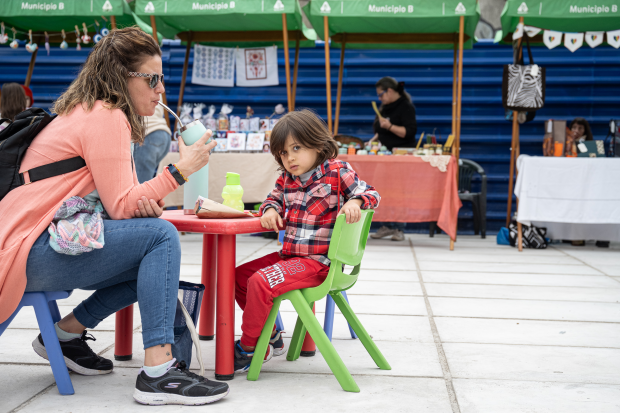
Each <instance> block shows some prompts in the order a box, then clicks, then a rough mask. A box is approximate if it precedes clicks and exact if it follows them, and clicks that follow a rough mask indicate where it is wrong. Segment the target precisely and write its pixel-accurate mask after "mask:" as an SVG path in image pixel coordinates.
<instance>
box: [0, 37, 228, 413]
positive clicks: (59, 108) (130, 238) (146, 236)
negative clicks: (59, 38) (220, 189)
mask: <svg viewBox="0 0 620 413" xmlns="http://www.w3.org/2000/svg"><path fill="white" fill-rule="evenodd" d="M161 72H162V63H161V51H160V49H159V46H158V45H157V43H156V42H155V41H154V40H153V39H152V37H151V36H149V35H147V34H146V33H144V32H142V31H141V30H140V29H138V28H136V27H128V28H124V29H122V30H115V31H113V32H112V33H110V35H108V36H106V37H104V38H103V40H101V41H100V42H99V43H97V44H96V45H95V46H94V47H93V49H92V51H91V53H90V55H89V56H88V59H87V60H86V63H85V64H84V66H83V67H82V70H81V72H80V73H79V74H78V77H77V79H76V80H75V81H74V82H73V83H72V84H71V86H70V87H69V88H68V89H67V91H66V92H65V93H63V94H62V96H61V97H60V98H59V99H58V100H57V101H56V102H55V103H54V107H53V111H54V112H56V113H57V114H58V115H59V116H58V117H57V118H56V119H55V120H54V121H52V122H51V123H50V124H49V125H48V126H47V127H46V128H45V129H43V130H42V131H41V133H40V134H39V135H38V136H37V138H36V139H35V140H34V141H33V143H32V144H31V145H30V147H29V149H28V151H27V152H26V156H25V157H24V160H23V162H22V165H21V171H22V172H23V171H26V170H29V169H31V168H34V167H37V166H40V165H43V164H47V163H50V162H57V161H60V160H63V159H68V158H72V157H75V156H81V157H82V158H83V159H84V160H85V161H86V165H87V167H86V168H82V169H79V170H78V171H75V172H71V173H68V174H65V175H61V176H57V177H52V178H48V179H44V180H42V181H39V182H35V183H33V184H31V185H24V186H21V187H18V188H16V189H14V190H12V191H11V192H9V193H8V194H7V196H6V197H5V198H4V199H3V200H2V201H1V202H0V228H2V231H1V232H0V280H4V282H3V284H0V287H1V288H2V289H1V290H0V322H4V321H5V320H6V319H7V318H8V317H9V316H10V315H11V313H12V312H13V311H14V310H15V308H16V307H17V304H18V303H19V301H20V299H21V296H22V293H23V292H24V291H56V290H72V289H76V288H80V289H86V290H94V291H95V292H94V293H93V294H92V295H91V296H90V297H89V298H87V299H86V300H84V301H83V302H82V303H80V304H79V305H78V306H77V307H76V308H75V309H74V310H73V312H72V313H71V314H69V315H68V316H66V317H65V318H63V319H62V320H61V321H60V322H58V323H57V324H56V326H55V327H56V332H57V334H58V337H59V340H60V344H61V348H62V350H63V354H64V355H65V360H66V361H67V365H68V367H69V368H70V369H71V370H73V371H74V372H76V373H80V374H86V375H98V374H105V373H110V372H111V371H112V368H113V365H112V362H111V361H110V360H107V359H104V358H102V357H99V356H97V355H96V354H95V353H94V352H92V350H91V349H90V348H89V347H88V345H87V344H86V340H87V339H90V337H88V336H87V335H86V330H85V329H86V328H94V327H95V326H97V324H99V323H100V322H101V321H102V320H103V319H105V318H106V317H108V316H110V315H112V314H114V313H115V312H116V311H118V310H121V309H122V308H125V307H127V306H128V305H130V304H132V303H134V302H136V301H137V302H138V304H139V306H140V315H141V318H142V339H143V344H144V348H145V350H146V352H145V359H144V367H143V368H142V369H141V370H140V373H139V375H138V379H137V381H136V389H135V391H134V398H135V399H136V400H137V401H139V402H141V403H145V404H173V403H174V404H204V403H209V402H212V401H215V400H218V399H220V398H222V397H224V396H225V395H226V394H227V393H228V386H227V385H226V384H224V383H218V382H213V381H209V380H206V379H204V378H203V377H200V376H197V375H195V374H193V373H190V372H189V371H188V370H187V369H186V368H185V363H183V362H181V361H180V362H179V363H178V364H174V359H173V358H172V355H171V343H173V342H174V331H173V323H174V316H175V311H176V301H177V298H176V297H177V292H178V283H179V272H180V261H181V249H180V248H181V247H180V242H179V238H178V232H177V231H176V229H175V228H174V226H172V224H170V223H168V222H167V221H164V220H161V219H153V218H152V217H157V216H159V215H161V213H162V210H161V207H162V206H163V202H161V201H160V200H162V199H163V198H164V197H165V196H166V195H167V194H169V193H170V192H172V191H174V190H175V189H176V188H177V187H178V186H179V184H181V183H183V182H184V178H183V176H184V177H187V176H190V175H191V174H192V173H194V172H196V171H197V170H199V169H200V168H202V167H203V166H205V165H206V164H207V163H208V161H209V151H210V150H211V149H212V148H213V147H214V146H215V143H214V142H212V143H210V144H208V145H205V143H206V141H207V140H208V138H209V137H210V135H211V134H210V132H207V133H206V134H205V135H204V136H203V137H202V138H201V139H200V140H199V141H198V142H197V143H196V144H194V145H192V146H190V147H186V146H185V145H184V144H183V142H179V152H180V161H179V162H178V163H177V164H176V167H169V168H168V169H166V170H165V171H164V172H163V173H162V174H160V175H159V176H157V177H155V178H153V179H151V180H150V181H148V182H145V183H143V184H139V183H138V180H137V177H136V173H135V168H134V167H133V162H132V156H131V144H132V143H137V144H140V143H141V142H142V141H143V140H144V125H143V117H144V116H151V115H153V113H154V112H155V108H156V107H157V102H158V101H159V96H160V94H161V93H163V92H164V86H163V84H162V80H163V75H161ZM74 196H79V197H82V198H85V199H90V200H95V202H96V201H99V200H100V201H101V203H102V204H103V207H104V208H105V211H106V213H107V215H108V216H109V217H110V218H111V219H106V220H104V221H103V222H104V228H103V230H104V240H105V244H104V246H103V248H100V249H94V250H92V251H90V252H85V253H83V254H81V255H64V254H60V253H57V252H56V251H54V250H53V249H52V248H51V247H50V234H49V233H48V226H49V225H50V222H51V221H52V218H53V216H54V214H55V213H56V211H57V210H58V209H59V207H60V206H61V205H63V202H64V201H66V200H67V199H69V198H71V197H74ZM140 217H142V218H144V219H138V218H140ZM149 217H151V218H149ZM33 347H34V349H35V351H36V352H37V353H38V354H39V355H40V356H42V357H44V358H47V353H46V352H45V347H44V343H43V340H42V339H41V336H40V335H39V337H37V338H36V339H35V340H34V342H33ZM188 361H189V360H188ZM172 382H174V383H176V384H175V385H172ZM167 383H169V384H167ZM179 383H180V384H179ZM167 388H170V389H171V390H170V392H168V390H166V389H167ZM190 388H191V389H190Z"/></svg>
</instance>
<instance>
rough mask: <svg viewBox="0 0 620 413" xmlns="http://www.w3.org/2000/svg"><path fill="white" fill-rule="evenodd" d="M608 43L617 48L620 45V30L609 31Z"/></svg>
mask: <svg viewBox="0 0 620 413" xmlns="http://www.w3.org/2000/svg"><path fill="white" fill-rule="evenodd" d="M607 43H609V45H610V46H611V47H615V48H616V49H617V48H619V47H620V30H613V31H611V32H607Z"/></svg>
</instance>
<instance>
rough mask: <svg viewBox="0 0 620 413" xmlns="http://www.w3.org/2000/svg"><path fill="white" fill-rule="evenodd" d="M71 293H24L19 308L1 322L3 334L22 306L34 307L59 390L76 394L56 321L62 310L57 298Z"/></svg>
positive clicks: (0, 326) (62, 297) (64, 393)
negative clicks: (56, 327) (57, 333)
mask: <svg viewBox="0 0 620 413" xmlns="http://www.w3.org/2000/svg"><path fill="white" fill-rule="evenodd" d="M71 293H72V291H46V292H30V293H24V296H23V297H22V300H21V301H20V303H19V305H18V306H17V309H16V310H15V311H14V312H13V314H11V316H10V317H9V318H8V320H6V321H5V322H4V323H2V324H0V336H1V335H2V334H3V333H4V330H6V329H7V327H8V326H9V324H11V321H13V319H14V318H15V316H16V315H17V313H19V310H21V308H22V307H26V306H32V307H34V312H35V314H36V316H37V322H38V323H39V330H41V335H42V336H43V342H45V351H46V352H47V357H48V358H49V361H50V365H51V366H52V373H53V374H54V379H56V385H57V386H58V392H59V393H60V394H63V395H70V394H74V393H75V391H74V390H73V384H71V378H70V377H69V370H68V369H67V365H66V364H65V358H64V356H63V355H62V350H61V349H60V343H59V342H58V336H57V335H56V329H55V328H54V323H57V322H58V321H60V312H59V311H58V305H57V304H56V300H63V299H65V298H67V297H69V296H70V295H71Z"/></svg>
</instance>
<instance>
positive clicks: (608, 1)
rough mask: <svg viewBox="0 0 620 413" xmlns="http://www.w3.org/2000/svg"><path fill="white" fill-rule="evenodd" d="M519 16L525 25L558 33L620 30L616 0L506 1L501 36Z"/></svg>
mask: <svg viewBox="0 0 620 413" xmlns="http://www.w3.org/2000/svg"><path fill="white" fill-rule="evenodd" d="M520 17H523V23H524V24H525V25H527V26H534V27H538V28H540V29H546V30H556V31H560V32H586V31H610V30H618V29H620V2H619V1H617V0H603V1H595V2H593V1H591V0H571V1H567V0H544V1H542V0H525V1H524V0H508V1H507V2H506V5H505V6H504V10H503V11H502V17H501V22H502V31H503V33H504V35H509V34H510V33H512V32H514V30H515V28H516V27H517V24H518V23H519V18H520ZM504 39H506V37H504ZM511 39H512V37H510V40H511Z"/></svg>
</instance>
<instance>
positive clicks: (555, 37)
mask: <svg viewBox="0 0 620 413" xmlns="http://www.w3.org/2000/svg"><path fill="white" fill-rule="evenodd" d="M543 42H544V43H545V46H547V47H548V48H549V49H553V48H554V47H557V46H559V45H560V44H561V43H562V32H556V31H553V30H545V32H544V33H543Z"/></svg>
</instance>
